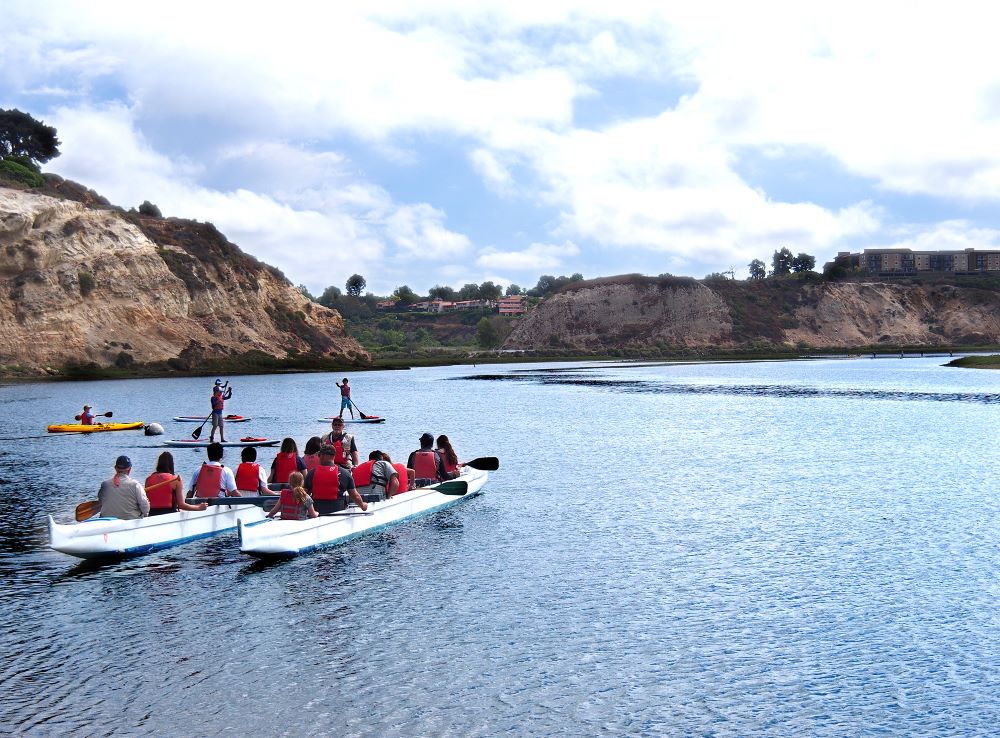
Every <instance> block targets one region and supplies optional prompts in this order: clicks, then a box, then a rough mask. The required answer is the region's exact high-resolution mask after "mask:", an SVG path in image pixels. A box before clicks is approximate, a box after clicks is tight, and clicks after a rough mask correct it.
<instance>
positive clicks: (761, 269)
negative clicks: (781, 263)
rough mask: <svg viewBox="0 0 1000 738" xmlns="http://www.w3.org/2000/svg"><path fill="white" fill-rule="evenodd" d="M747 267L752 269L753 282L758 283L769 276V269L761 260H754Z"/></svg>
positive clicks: (751, 277)
mask: <svg viewBox="0 0 1000 738" xmlns="http://www.w3.org/2000/svg"><path fill="white" fill-rule="evenodd" d="M747 266H748V267H750V279H752V280H753V281H755V282H756V281H758V280H761V279H764V277H766V276H767V267H765V266H764V262H762V261H761V260H760V259H754V260H753V261H751V262H750V263H749V264H748V265H747Z"/></svg>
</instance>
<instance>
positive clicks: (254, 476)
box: [199, 461, 260, 492]
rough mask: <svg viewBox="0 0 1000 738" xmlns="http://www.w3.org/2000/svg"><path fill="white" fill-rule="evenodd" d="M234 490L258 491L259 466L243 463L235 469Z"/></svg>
mask: <svg viewBox="0 0 1000 738" xmlns="http://www.w3.org/2000/svg"><path fill="white" fill-rule="evenodd" d="M199 476H201V475H199ZM236 489H238V490H240V491H241V492H257V491H258V490H260V464H252V463H250V462H249V461H244V462H243V463H241V464H240V465H239V466H238V467H236Z"/></svg>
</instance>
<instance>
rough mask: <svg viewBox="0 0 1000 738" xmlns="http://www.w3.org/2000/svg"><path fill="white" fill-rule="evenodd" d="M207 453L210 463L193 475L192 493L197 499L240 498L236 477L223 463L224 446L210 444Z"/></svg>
mask: <svg viewBox="0 0 1000 738" xmlns="http://www.w3.org/2000/svg"><path fill="white" fill-rule="evenodd" d="M205 451H206V455H207V456H208V461H206V462H205V463H203V464H202V465H201V466H200V467H199V468H198V469H197V471H195V473H194V474H193V475H191V491H192V492H193V493H194V495H195V496H196V497H239V496H240V493H239V492H238V491H237V489H236V476H235V475H234V474H233V470H232V469H230V468H229V467H228V466H225V465H224V464H223V463H222V455H223V452H224V449H223V447H222V444H221V443H210V444H208V448H207V449H205ZM199 478H200V480H201V481H200V482H199Z"/></svg>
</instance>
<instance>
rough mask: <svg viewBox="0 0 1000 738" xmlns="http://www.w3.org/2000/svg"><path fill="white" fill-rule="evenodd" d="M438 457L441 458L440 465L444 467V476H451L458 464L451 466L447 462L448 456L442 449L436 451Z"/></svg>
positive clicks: (456, 469)
mask: <svg viewBox="0 0 1000 738" xmlns="http://www.w3.org/2000/svg"><path fill="white" fill-rule="evenodd" d="M437 453H438V456H440V457H441V464H442V465H443V466H444V471H445V473H446V474H451V473H452V472H455V471H458V464H452V463H451V462H449V461H448V454H447V452H445V450H444V449H443V448H439V449H438V450H437Z"/></svg>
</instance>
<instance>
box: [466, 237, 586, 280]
mask: <svg viewBox="0 0 1000 738" xmlns="http://www.w3.org/2000/svg"><path fill="white" fill-rule="evenodd" d="M579 253H580V249H579V247H577V246H576V244H573V243H570V242H568V241H567V242H566V243H563V244H547V243H533V244H531V245H530V246H528V247H527V248H526V249H522V250H521V251H499V250H496V249H486V250H484V251H483V253H482V254H480V256H479V258H478V259H476V264H477V265H479V266H481V267H485V268H487V269H503V270H510V271H519V272H525V271H530V272H535V273H537V272H539V271H545V270H548V269H556V268H558V267H560V266H562V264H563V263H564V261H565V259H566V258H567V257H570V256H576V255H578V254H579ZM506 281H508V282H509V280H506Z"/></svg>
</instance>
